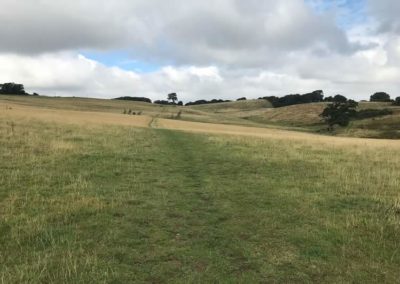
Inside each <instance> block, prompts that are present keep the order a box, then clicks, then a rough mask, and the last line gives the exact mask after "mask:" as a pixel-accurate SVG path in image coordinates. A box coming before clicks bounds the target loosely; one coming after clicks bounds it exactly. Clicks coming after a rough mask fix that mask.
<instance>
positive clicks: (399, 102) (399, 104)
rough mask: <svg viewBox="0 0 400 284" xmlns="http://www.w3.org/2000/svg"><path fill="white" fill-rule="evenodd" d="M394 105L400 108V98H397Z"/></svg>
mask: <svg viewBox="0 0 400 284" xmlns="http://www.w3.org/2000/svg"><path fill="white" fill-rule="evenodd" d="M393 105H395V106H400V97H397V98H396V99H395V100H394V102H393Z"/></svg>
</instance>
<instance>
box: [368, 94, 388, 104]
mask: <svg viewBox="0 0 400 284" xmlns="http://www.w3.org/2000/svg"><path fill="white" fill-rule="evenodd" d="M370 101H371V102H390V96H389V95H388V94H387V93H385V92H378V93H375V94H373V95H372V96H371V98H370Z"/></svg>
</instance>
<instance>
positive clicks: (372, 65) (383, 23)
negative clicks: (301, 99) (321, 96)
mask: <svg viewBox="0 0 400 284" xmlns="http://www.w3.org/2000/svg"><path fill="white" fill-rule="evenodd" d="M0 2H1V7H2V9H1V10H0V38H1V44H0V81H1V82H6V81H15V82H21V83H24V84H25V85H26V86H27V88H28V90H30V91H38V92H40V93H43V94H48V95H60V96H91V97H101V98H111V97H117V96H126V95H129V96H147V97H150V98H152V99H163V98H164V97H165V94H167V93H169V92H173V91H175V92H178V94H179V95H180V98H181V99H183V100H185V101H188V100H195V99H212V98H226V99H228V98H231V99H233V98H237V97H242V96H246V97H250V98H255V97H260V96H266V95H284V94H287V93H301V92H308V91H312V90H314V89H324V90H325V91H326V93H327V95H332V94H336V93H342V94H344V95H346V96H349V97H352V98H357V99H366V98H368V97H369V95H370V94H371V93H372V92H374V91H379V90H384V91H388V92H391V93H392V94H393V95H394V96H397V95H399V94H400V86H399V84H398V78H400V33H399V32H398V29H399V28H398V27H399V26H400V25H399V23H400V22H399V20H398V18H397V14H396V13H395V12H396V11H397V10H396V9H394V8H393V7H397V6H398V5H399V4H398V3H399V2H398V1H397V0H382V1H372V0H370V1H369V2H368V9H367V11H368V13H369V14H368V15H369V18H368V19H365V20H364V21H363V23H362V24H356V25H353V26H351V28H348V29H347V30H345V29H344V28H343V27H342V28H340V27H338V25H337V18H336V17H337V14H335V12H334V11H332V10H329V9H330V8H329V9H327V10H326V9H325V8H326V7H332V5H330V6H325V5H324V3H323V2H322V1H321V0H318V1H311V2H313V3H314V6H315V5H316V7H320V8H319V10H320V11H319V12H318V13H317V12H315V10H314V9H312V8H311V7H310V6H308V5H306V4H305V2H304V1H302V0H282V1H275V0H247V1H242V0H215V1H200V0H193V1H185V2H183V1H180V0H170V1H165V0H146V1H144V0H129V1H128V0H115V1H108V0H96V1H95V0H83V1H62V0H60V1H51V0H25V1H15V0H0ZM339 2H340V3H345V1H344V2H343V1H339ZM389 4H390V5H392V6H390V5H389ZM396 5H397V6H396ZM321 7H322V8H321ZM324 7H325V8H324ZM388 7H392V8H388ZM10 11H12V13H10ZM358 18H360V17H358ZM358 21H359V20H358ZM82 49H85V50H89V51H91V50H92V51H94V50H102V51H106V52H107V51H109V52H114V51H119V50H123V51H126V52H127V53H128V54H130V55H131V57H130V58H126V62H134V61H135V60H138V61H141V62H151V63H152V64H155V65H158V66H161V67H160V68H159V70H156V71H153V72H150V73H142V72H133V71H127V70H123V69H121V68H118V67H107V66H105V65H103V64H102V63H100V62H97V61H94V60H90V59H88V58H86V57H85V56H82V55H79V54H80V51H81V50H82ZM89 53H90V52H89Z"/></svg>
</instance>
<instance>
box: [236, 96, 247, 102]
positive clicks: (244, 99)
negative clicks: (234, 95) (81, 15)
mask: <svg viewBox="0 0 400 284" xmlns="http://www.w3.org/2000/svg"><path fill="white" fill-rule="evenodd" d="M237 101H238V102H239V101H247V98H245V97H243V98H238V99H237Z"/></svg>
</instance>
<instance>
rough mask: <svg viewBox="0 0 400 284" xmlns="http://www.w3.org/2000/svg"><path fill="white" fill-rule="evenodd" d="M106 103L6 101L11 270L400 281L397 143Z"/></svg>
mask: <svg viewBox="0 0 400 284" xmlns="http://www.w3.org/2000/svg"><path fill="white" fill-rule="evenodd" d="M25 99H27V98H25ZM18 100H19V99H18ZM11 101H12V99H11ZM60 102H63V104H60ZM78 102H80V103H82V105H78ZM109 103H110V102H108V101H98V100H85V99H83V100H82V99H47V98H42V99H41V100H35V101H34V100H32V99H31V98H29V99H27V100H25V101H24V100H21V101H19V103H18V102H17V101H16V100H15V99H14V101H13V102H12V103H10V100H7V99H6V100H0V213H1V214H0V279H1V280H2V282H4V283H131V282H139V283H181V282H182V279H184V281H183V282H185V283H225V282H229V283H236V282H239V283H259V282H263V281H265V279H270V280H271V282H278V283H279V282H281V283H292V282H294V283H313V282H315V283H353V282H360V283H368V282H369V281H368V280H370V279H374V280H376V282H379V283H395V282H396V281H397V280H398V279H399V277H400V272H399V269H398V267H399V265H400V257H399V254H396V253H394V252H396V251H399V250H400V246H399V242H398V237H399V234H400V227H399V224H400V223H399V214H398V213H399V210H400V207H399V200H398V171H399V167H400V160H399V157H398V153H399V149H400V144H399V143H398V142H397V141H392V140H377V139H360V138H347V137H330V136H324V135H317V134H311V133H304V132H297V131H286V130H282V129H268V128H257V127H245V126H238V125H226V124H217V123H200V122H191V121H182V120H176V119H165V118H161V117H157V116H151V115H150V114H152V113H154V114H160V113H162V111H158V112H157V108H160V109H166V110H168V109H169V108H164V107H158V106H152V105H142V104H136V103H135V104H132V105H130V106H131V107H132V108H133V107H135V110H139V108H141V109H142V110H143V111H144V112H145V113H144V114H142V115H140V116H139V115H124V114H122V113H121V112H120V111H121V109H120V107H121V106H124V105H119V104H115V102H111V104H109ZM39 105H40V106H39ZM44 105H46V106H44ZM63 107H65V108H63ZM303 107H304V106H303ZM79 108H81V109H80V110H78V109H79ZM101 109H103V111H100V110H101ZM187 111H194V110H193V109H190V108H189V109H188V110H187ZM254 111H257V110H254ZM260 111H261V110H260ZM263 111H265V110H263ZM274 111H275V110H274ZM201 114H202V112H201ZM203 116H205V117H207V115H206V114H204V115H203ZM208 118H209V119H214V117H212V116H208ZM233 120H234V119H232V121H233ZM186 280H187V281H186Z"/></svg>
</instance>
